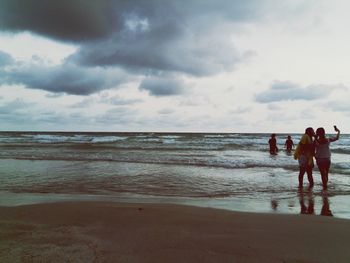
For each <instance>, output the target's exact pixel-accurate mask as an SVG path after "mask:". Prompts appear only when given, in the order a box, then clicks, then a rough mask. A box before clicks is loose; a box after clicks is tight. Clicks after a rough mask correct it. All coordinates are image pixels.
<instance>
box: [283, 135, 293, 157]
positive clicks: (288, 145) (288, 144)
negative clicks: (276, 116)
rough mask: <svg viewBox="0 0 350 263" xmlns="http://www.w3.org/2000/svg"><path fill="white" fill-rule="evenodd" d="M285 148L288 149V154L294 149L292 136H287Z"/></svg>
mask: <svg viewBox="0 0 350 263" xmlns="http://www.w3.org/2000/svg"><path fill="white" fill-rule="evenodd" d="M284 147H285V148H286V150H287V152H289V153H290V152H291V151H292V149H293V147H294V142H293V140H292V137H291V136H290V135H288V136H287V140H286V142H285V143H284Z"/></svg>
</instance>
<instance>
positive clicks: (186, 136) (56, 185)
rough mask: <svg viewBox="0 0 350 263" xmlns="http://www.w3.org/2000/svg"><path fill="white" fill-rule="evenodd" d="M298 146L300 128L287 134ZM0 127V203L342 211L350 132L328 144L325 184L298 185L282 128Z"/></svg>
mask: <svg viewBox="0 0 350 263" xmlns="http://www.w3.org/2000/svg"><path fill="white" fill-rule="evenodd" d="M291 136H292V139H293V140H294V143H295V144H297V143H298V141H299V139H300V137H301V134H291ZM269 137H270V135H269V134H239V133H225V134H213V133H210V134H205V133H76V132H75V133H74V132H72V133H60V132H1V133H0V205H21V204H30V203H38V202H51V201H61V200H104V201H118V202H124V201H125V202H158V203H160V202H163V203H177V204H190V205H198V206H205V207H214V208H222V209H230V210H236V211H247V212H267V213H293V214H296V213H305V214H316V215H318V214H324V215H334V216H337V217H342V218H350V202H349V201H350V162H349V154H350V135H341V137H340V140H339V141H336V142H334V143H332V144H331V151H332V166H331V171H330V175H329V189H328V191H326V192H325V191H322V185H321V179H320V175H319V172H318V170H317V167H315V169H314V180H315V186H314V188H313V189H311V190H309V189H308V188H307V178H306V175H305V178H304V186H305V187H304V189H303V190H301V191H298V189H297V185H298V162H297V161H296V160H294V158H293V155H292V154H291V153H287V152H286V151H284V142H285V140H286V137H287V134H277V142H278V147H279V149H280V150H279V152H278V154H277V155H270V154H269V150H268V140H269Z"/></svg>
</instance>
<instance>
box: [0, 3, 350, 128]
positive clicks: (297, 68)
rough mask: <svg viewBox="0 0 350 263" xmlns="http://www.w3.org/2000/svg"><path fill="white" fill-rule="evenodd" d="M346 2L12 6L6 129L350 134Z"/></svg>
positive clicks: (5, 54)
mask: <svg viewBox="0 0 350 263" xmlns="http://www.w3.org/2000/svg"><path fill="white" fill-rule="evenodd" d="M348 10H350V2H349V1H346V0H333V1H328V0H284V1H280V0H264V1H262V0H215V1H214V0H176V1H173V0H100V1H96V0H60V1H50V0H26V1H22V0H0V121H1V126H0V130H39V131H177V132H186V131H188V132H189V131H191V132H303V131H304V129H305V128H306V127H307V126H313V127H319V126H323V127H325V128H326V130H327V131H329V132H332V126H333V124H337V125H338V127H339V128H340V129H341V131H342V132H350V103H349V101H350V71H349V69H350V34H349V28H350V16H349V14H348Z"/></svg>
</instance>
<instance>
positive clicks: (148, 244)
mask: <svg viewBox="0 0 350 263" xmlns="http://www.w3.org/2000/svg"><path fill="white" fill-rule="evenodd" d="M349 244H350V220H346V219H339V218H333V217H322V216H310V215H277V214H257V213H256V214H254V213H238V212H231V211H226V210H217V209H210V208H199V207H190V206H179V205H164V204H161V205H160V204H128V203H110V202H61V203H51V204H36V205H26V206H17V207H0V262H11V263H12V262H299V263H301V262H308V263H310V262H311V263H312V262H344V263H345V262H349V259H350V249H349Z"/></svg>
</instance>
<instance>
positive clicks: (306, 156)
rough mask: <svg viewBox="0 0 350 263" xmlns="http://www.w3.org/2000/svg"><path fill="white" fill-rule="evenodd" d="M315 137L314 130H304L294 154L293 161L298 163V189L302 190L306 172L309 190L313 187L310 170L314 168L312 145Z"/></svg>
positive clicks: (309, 128)
mask: <svg viewBox="0 0 350 263" xmlns="http://www.w3.org/2000/svg"><path fill="white" fill-rule="evenodd" d="M314 136H315V132H314V129H313V128H311V127H308V128H306V130H305V134H304V135H303V136H302V137H301V139H300V142H299V144H298V146H297V148H296V150H295V152H294V159H296V160H298V162H299V177H298V179H299V189H302V188H303V180H304V174H305V172H306V174H307V179H308V181H309V188H312V187H313V186H314V179H313V177H312V169H313V167H314V161H313V157H314V152H315V150H314V143H313V137H314Z"/></svg>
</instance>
